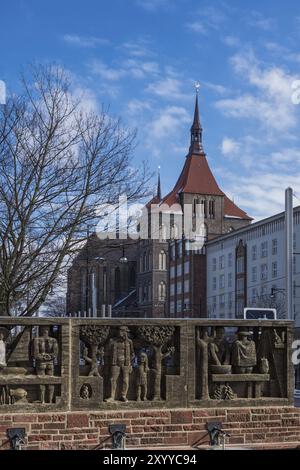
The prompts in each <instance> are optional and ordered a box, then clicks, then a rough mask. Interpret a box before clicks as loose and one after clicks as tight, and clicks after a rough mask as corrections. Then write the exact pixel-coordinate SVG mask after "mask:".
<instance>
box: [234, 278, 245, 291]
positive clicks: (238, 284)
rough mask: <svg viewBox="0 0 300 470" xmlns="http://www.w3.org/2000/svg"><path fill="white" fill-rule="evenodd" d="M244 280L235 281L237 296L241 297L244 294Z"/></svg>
mask: <svg viewBox="0 0 300 470" xmlns="http://www.w3.org/2000/svg"><path fill="white" fill-rule="evenodd" d="M244 285H245V284H244V279H243V278H241V279H237V282H236V288H237V294H238V295H242V294H244Z"/></svg>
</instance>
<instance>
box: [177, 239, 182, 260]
mask: <svg viewBox="0 0 300 470" xmlns="http://www.w3.org/2000/svg"><path fill="white" fill-rule="evenodd" d="M177 254H178V257H179V258H181V256H182V240H179V242H178V243H177Z"/></svg>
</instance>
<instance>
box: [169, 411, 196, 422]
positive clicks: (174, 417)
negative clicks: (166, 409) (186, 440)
mask: <svg viewBox="0 0 300 470" xmlns="http://www.w3.org/2000/svg"><path fill="white" fill-rule="evenodd" d="M192 422H193V412H192V411H171V423H172V424H177V423H180V424H188V423H192Z"/></svg>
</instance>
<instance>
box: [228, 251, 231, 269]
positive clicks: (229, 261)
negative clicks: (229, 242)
mask: <svg viewBox="0 0 300 470" xmlns="http://www.w3.org/2000/svg"><path fill="white" fill-rule="evenodd" d="M231 266H232V253H228V267H229V268H231Z"/></svg>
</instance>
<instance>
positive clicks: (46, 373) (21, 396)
mask: <svg viewBox="0 0 300 470" xmlns="http://www.w3.org/2000/svg"><path fill="white" fill-rule="evenodd" d="M19 321H20V324H18V325H16V322H17V320H12V319H11V320H8V322H9V323H8V324H6V325H3V324H2V325H1V326H0V407H1V406H2V407H18V408H19V407H21V406H22V408H25V409H30V408H33V407H35V408H37V409H41V410H43V409H48V408H49V407H50V408H51V407H52V408H54V409H55V408H56V407H58V408H60V407H62V406H64V404H65V398H66V396H67V382H68V378H67V377H66V374H65V376H64V377H62V374H61V369H62V366H63V368H64V369H65V370H67V368H66V367H65V364H62V356H63V355H62V354H61V348H62V343H61V337H62V335H61V326H60V325H57V324H50V325H49V324H48V325H47V324H41V325H37V324H35V323H34V319H33V318H31V319H22V320H19ZM62 395H63V396H62Z"/></svg>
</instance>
